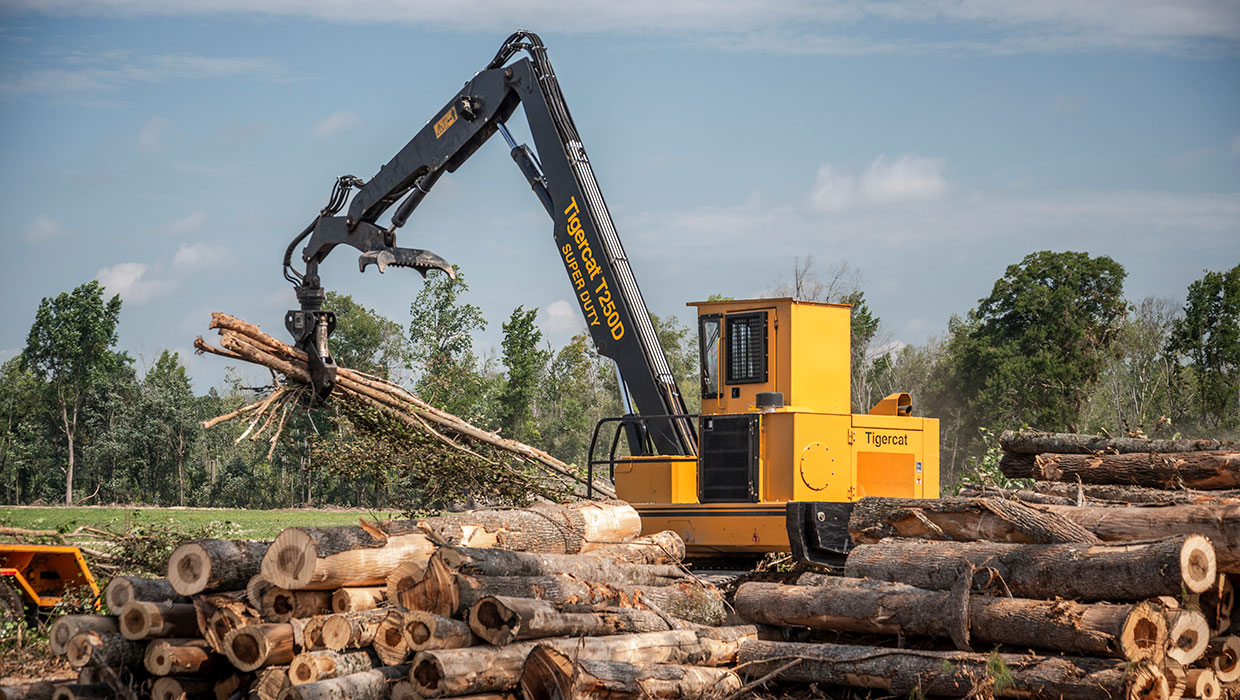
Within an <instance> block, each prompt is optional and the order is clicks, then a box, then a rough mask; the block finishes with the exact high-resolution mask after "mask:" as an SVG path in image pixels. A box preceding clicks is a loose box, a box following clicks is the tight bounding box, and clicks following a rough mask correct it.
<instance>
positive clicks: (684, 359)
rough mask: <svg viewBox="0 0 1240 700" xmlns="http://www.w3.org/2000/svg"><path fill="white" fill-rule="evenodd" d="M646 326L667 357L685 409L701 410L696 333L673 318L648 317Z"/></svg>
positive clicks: (700, 383)
mask: <svg viewBox="0 0 1240 700" xmlns="http://www.w3.org/2000/svg"><path fill="white" fill-rule="evenodd" d="M650 323H651V324H652V325H654V332H655V335H657V336H658V337H659V344H660V345H662V346H663V353H664V354H665V355H667V364H668V366H669V367H671V368H672V376H674V377H676V384H677V385H678V386H679V387H680V395H681V397H682V398H683V399H684V400H685V409H686V410H687V411H688V412H689V413H697V412H699V411H701V410H702V375H701V373H700V372H701V370H700V367H699V365H700V364H701V363H700V359H699V355H700V351H699V350H698V339H697V330H696V329H695V328H688V327H686V326H685V325H684V324H682V323H681V322H680V319H679V318H677V317H676V316H673V315H671V314H668V315H666V316H656V315H655V314H650Z"/></svg>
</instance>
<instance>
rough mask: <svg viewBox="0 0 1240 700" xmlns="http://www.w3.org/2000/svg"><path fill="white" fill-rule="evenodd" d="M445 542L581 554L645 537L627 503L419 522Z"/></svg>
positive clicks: (494, 512)
mask: <svg viewBox="0 0 1240 700" xmlns="http://www.w3.org/2000/svg"><path fill="white" fill-rule="evenodd" d="M419 523H420V524H422V525H423V526H424V527H426V528H427V529H428V530H429V531H430V532H432V533H434V534H435V535H436V536H438V537H439V539H440V540H441V541H444V542H449V543H460V544H461V545H465V546H469V547H493V548H497V549H511V550H516V551H523V552H543V553H548V554H577V553H580V552H588V551H591V550H593V549H597V548H600V547H603V546H606V545H609V544H614V543H622V542H626V541H628V540H631V539H633V538H635V537H637V536H639V535H641V531H642V526H641V517H640V516H638V514H637V511H636V510H634V509H633V506H631V505H629V504H627V503H624V502H622V501H610V502H604V503H597V502H585V503H569V504H564V505H556V504H546V503H539V504H536V505H533V506H531V507H529V508H514V509H510V510H479V511H473V512H471V513H460V514H455V515H446V516H440V517H434V518H426V519H425V520H421V521H419Z"/></svg>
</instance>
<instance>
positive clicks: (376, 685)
mask: <svg viewBox="0 0 1240 700" xmlns="http://www.w3.org/2000/svg"><path fill="white" fill-rule="evenodd" d="M407 673H409V664H404V665H402V666H382V667H380V668H375V669H371V670H369V671H362V672H360V673H353V674H350V675H347V676H340V677H339V678H329V679H327V680H322V681H318V682H315V683H307V684H305V685H298V686H293V687H291V688H289V689H288V692H287V693H286V694H285V695H283V696H282V697H283V698H287V700H388V697H389V694H390V692H391V690H390V688H391V686H392V682H393V681H396V680H399V679H400V678H402V677H404V676H405V674H407Z"/></svg>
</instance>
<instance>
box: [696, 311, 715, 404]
mask: <svg viewBox="0 0 1240 700" xmlns="http://www.w3.org/2000/svg"><path fill="white" fill-rule="evenodd" d="M720 322H721V318H720V317H719V316H703V317H701V319H700V320H699V321H698V339H699V340H700V344H701V347H700V350H701V353H702V398H704V399H713V398H716V397H718V395H719V331H720Z"/></svg>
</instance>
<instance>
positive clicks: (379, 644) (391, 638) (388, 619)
mask: <svg viewBox="0 0 1240 700" xmlns="http://www.w3.org/2000/svg"><path fill="white" fill-rule="evenodd" d="M407 616H408V612H406V611H405V610H397V609H389V610H388V614H387V615H384V616H383V619H382V620H380V621H379V628H378V629H376V630H375V639H374V641H373V642H371V646H372V648H373V649H374V652H375V654H378V656H379V660H380V661H382V662H383V665H384V666H395V665H397V664H403V663H405V660H406V659H408V658H409V640H408V638H407V637H406V635H405V627H406V625H407V624H408V619H407Z"/></svg>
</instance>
